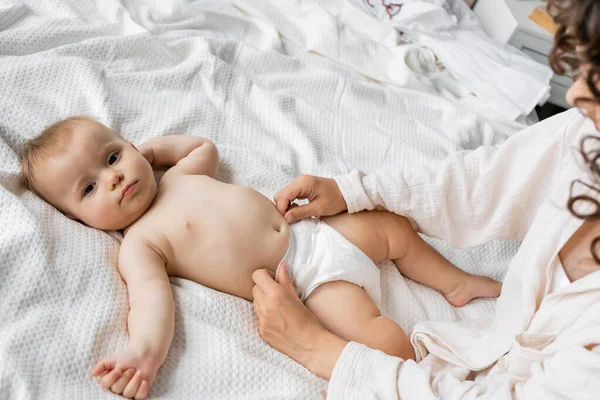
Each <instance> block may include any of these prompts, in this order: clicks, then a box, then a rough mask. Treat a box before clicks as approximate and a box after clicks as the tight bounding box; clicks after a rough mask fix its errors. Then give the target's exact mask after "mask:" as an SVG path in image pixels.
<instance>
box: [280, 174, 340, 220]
mask: <svg viewBox="0 0 600 400" xmlns="http://www.w3.org/2000/svg"><path fill="white" fill-rule="evenodd" d="M296 199H308V201H309V203H308V204H305V205H302V206H297V207H291V208H290V204H292V202H293V201H294V200H296ZM274 200H275V205H276V206H277V209H278V210H279V212H280V213H281V215H284V216H285V219H286V220H287V221H288V223H292V222H295V221H299V220H301V219H304V218H308V217H313V216H321V215H335V214H339V213H341V212H342V211H345V210H346V209H347V208H348V206H347V205H346V201H345V200H344V197H343V196H342V192H341V191H340V188H339V187H338V185H337V183H336V182H335V180H334V179H332V178H321V177H318V176H312V175H300V176H299V177H297V178H296V179H294V180H293V181H292V183H290V184H289V185H287V186H286V187H284V188H283V189H281V190H280V191H279V192H278V193H277V194H276V195H275V198H274Z"/></svg>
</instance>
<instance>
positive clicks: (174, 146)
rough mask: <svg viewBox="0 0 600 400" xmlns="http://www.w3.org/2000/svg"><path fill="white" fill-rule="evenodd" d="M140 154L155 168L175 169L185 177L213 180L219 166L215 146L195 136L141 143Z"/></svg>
mask: <svg viewBox="0 0 600 400" xmlns="http://www.w3.org/2000/svg"><path fill="white" fill-rule="evenodd" d="M139 150H140V152H141V153H142V154H143V155H144V157H146V159H147V160H148V161H150V164H152V165H153V166H157V167H169V168H170V167H173V166H175V167H176V170H177V171H179V172H181V173H184V174H187V175H208V176H210V177H211V178H214V177H215V176H216V175H217V169H218V165H219V153H218V151H217V146H215V144H214V143H213V142H211V141H210V140H208V139H205V138H201V137H196V136H179V135H178V136H175V135H174V136H161V137H155V138H152V139H150V140H148V141H147V142H145V143H143V144H142V145H141V146H140V148H139Z"/></svg>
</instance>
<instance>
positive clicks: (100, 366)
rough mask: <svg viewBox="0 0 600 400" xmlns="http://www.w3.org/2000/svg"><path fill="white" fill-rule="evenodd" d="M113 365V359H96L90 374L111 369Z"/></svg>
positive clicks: (94, 374) (101, 372) (98, 373)
mask: <svg viewBox="0 0 600 400" xmlns="http://www.w3.org/2000/svg"><path fill="white" fill-rule="evenodd" d="M114 367H115V365H114V361H113V360H110V359H108V358H105V359H104V360H100V361H98V363H97V364H96V366H95V367H94V369H93V370H92V372H91V375H92V376H100V375H102V374H103V373H104V372H107V371H111V370H112V369H113V368H114Z"/></svg>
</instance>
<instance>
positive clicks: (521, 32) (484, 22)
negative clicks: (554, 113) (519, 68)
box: [473, 0, 572, 108]
mask: <svg viewBox="0 0 600 400" xmlns="http://www.w3.org/2000/svg"><path fill="white" fill-rule="evenodd" d="M541 5H544V2H542V1H539V0H478V1H477V3H476V4H475V8H474V9H473V11H474V12H475V15H477V18H479V21H480V22H481V26H482V27H483V29H484V30H485V32H486V33H487V34H488V35H489V36H490V37H492V38H494V39H496V40H498V41H500V42H502V43H508V44H510V45H512V46H514V47H516V48H517V49H519V50H521V51H523V52H524V53H526V54H527V55H529V56H530V57H531V58H533V59H534V60H535V61H537V62H539V63H542V64H544V65H548V53H550V49H551V48H552V42H553V40H554V37H553V36H552V34H550V33H549V32H547V31H546V30H544V29H542V28H540V27H539V26H537V25H536V23H535V22H533V21H532V20H530V19H529V14H531V11H533V9H534V8H535V7H538V6H541ZM571 83H572V81H571V78H568V77H565V76H558V75H556V74H555V75H554V76H553V77H552V80H551V81H550V98H549V99H548V101H549V102H551V103H553V104H556V105H558V106H561V107H564V108H570V106H569V105H568V104H567V103H566V101H565V94H566V93H567V89H568V88H569V86H571Z"/></svg>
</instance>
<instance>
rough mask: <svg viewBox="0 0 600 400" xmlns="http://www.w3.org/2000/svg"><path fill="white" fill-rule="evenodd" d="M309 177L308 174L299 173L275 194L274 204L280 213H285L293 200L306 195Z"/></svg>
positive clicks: (308, 189) (308, 188) (308, 190)
mask: <svg viewBox="0 0 600 400" xmlns="http://www.w3.org/2000/svg"><path fill="white" fill-rule="evenodd" d="M310 178H312V177H310V175H301V176H299V177H297V178H296V179H294V180H293V181H292V182H290V183H289V184H288V185H287V186H286V187H284V188H283V189H281V190H280V191H279V192H277V193H276V194H275V197H274V200H275V205H276V206H277V210H279V212H280V213H281V215H284V214H285V212H286V211H287V209H288V207H289V206H290V204H291V203H292V202H293V201H294V200H296V199H302V198H306V197H307V194H308V193H309V192H310Z"/></svg>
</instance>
